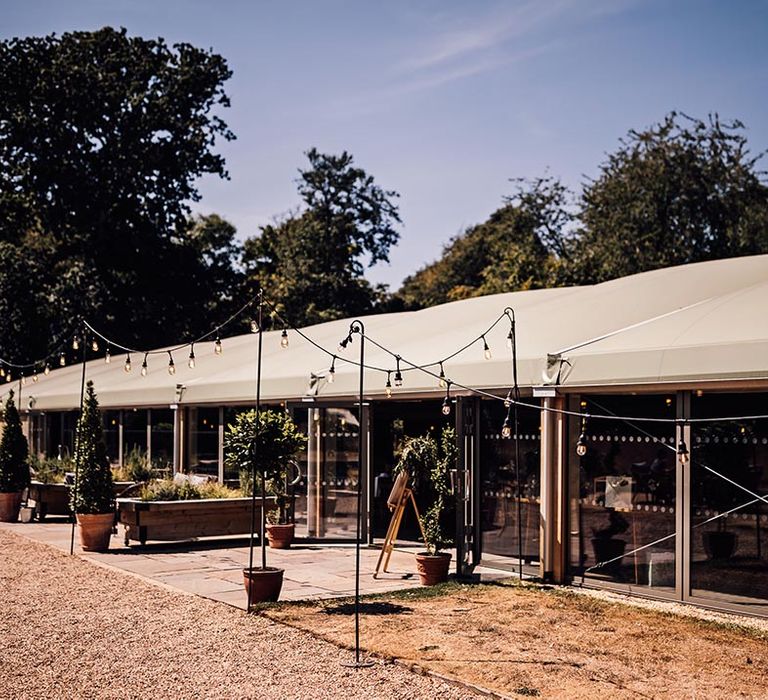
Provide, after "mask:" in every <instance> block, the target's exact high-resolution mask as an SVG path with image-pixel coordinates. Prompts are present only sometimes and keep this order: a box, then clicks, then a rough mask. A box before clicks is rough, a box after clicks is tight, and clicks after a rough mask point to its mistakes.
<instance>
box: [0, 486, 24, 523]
mask: <svg viewBox="0 0 768 700" xmlns="http://www.w3.org/2000/svg"><path fill="white" fill-rule="evenodd" d="M19 508H21V491H13V492H11V493H0V523H15V522H16V521H17V520H18V519H19Z"/></svg>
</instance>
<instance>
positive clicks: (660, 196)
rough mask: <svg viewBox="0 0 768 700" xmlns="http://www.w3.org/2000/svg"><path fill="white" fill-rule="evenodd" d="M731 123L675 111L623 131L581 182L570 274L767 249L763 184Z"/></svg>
mask: <svg viewBox="0 0 768 700" xmlns="http://www.w3.org/2000/svg"><path fill="white" fill-rule="evenodd" d="M761 156H762V153H760V154H758V155H754V156H753V155H751V154H750V151H749V148H748V146H747V139H746V136H745V134H744V125H743V124H742V123H741V122H739V121H732V122H724V121H721V120H720V119H719V118H718V116H717V115H714V116H710V117H709V118H708V120H707V121H703V120H699V119H692V118H691V117H687V116H685V115H682V114H678V113H676V112H671V113H670V114H668V115H667V116H666V117H665V118H664V120H663V121H662V122H661V123H660V124H656V125H654V126H652V127H650V128H648V129H646V130H644V131H634V130H632V131H630V132H629V133H628V135H627V136H626V137H625V138H624V139H622V140H621V142H620V146H619V148H618V149H617V150H616V151H615V152H614V153H612V154H611V155H609V156H608V159H607V160H606V161H605V162H604V163H603V164H602V165H601V166H600V172H599V175H598V177H597V178H596V179H595V180H593V181H591V182H589V183H587V185H586V186H585V188H584V192H583V195H582V203H581V212H580V218H581V223H582V227H583V228H582V230H581V231H580V235H579V240H578V245H577V246H576V250H575V252H574V263H573V266H572V270H573V276H574V278H575V279H576V280H578V281H581V282H600V281H603V280H606V279H611V278H614V277H620V276H624V275H630V274H634V273H637V272H642V271H644V270H652V269H655V268H660V267H666V266H670V265H681V264H685V263H691V262H697V261H701V260H714V259H718V258H727V257H733V256H738V255H753V254H756V253H765V252H766V251H768V187H767V186H766V183H765V180H764V177H763V176H764V173H763V172H761V171H759V170H758V169H757V163H758V161H759V159H760V158H761Z"/></svg>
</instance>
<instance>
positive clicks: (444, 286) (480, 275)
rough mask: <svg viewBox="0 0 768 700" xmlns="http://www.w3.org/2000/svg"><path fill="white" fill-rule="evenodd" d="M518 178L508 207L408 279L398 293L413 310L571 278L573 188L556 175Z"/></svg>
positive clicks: (554, 284) (453, 243)
mask: <svg viewBox="0 0 768 700" xmlns="http://www.w3.org/2000/svg"><path fill="white" fill-rule="evenodd" d="M514 182H515V184H516V191H515V192H514V194H513V195H511V196H510V197H507V198H506V199H505V205H504V206H503V207H502V208H500V209H498V210H497V211H495V212H494V213H493V214H491V216H490V217H489V218H488V220H487V221H485V222H483V223H482V224H478V225H477V226H473V227H472V228H470V229H468V230H467V231H466V232H464V233H463V234H461V235H459V236H457V237H455V238H453V239H452V240H451V241H450V242H449V243H448V245H447V246H446V247H445V248H444V249H443V254H442V257H441V258H440V259H439V260H437V261H436V262H434V263H431V264H429V265H426V266H425V267H423V268H422V269H421V270H419V271H418V272H416V273H415V274H414V275H411V276H410V277H408V278H406V279H405V281H404V282H403V286H402V288H401V289H400V291H399V292H398V296H399V297H400V298H401V299H402V300H403V303H404V305H405V306H406V307H407V308H421V307H425V306H433V305H434V304H441V303H445V302H448V301H454V300H456V299H465V298H468V297H473V296H479V295H482V294H494V293H498V292H510V291H516V290H521V289H536V288H540V287H548V286H556V285H558V284H560V283H561V282H562V280H564V279H566V278H567V269H568V263H569V261H570V258H571V255H572V250H573V245H574V242H573V236H572V233H571V228H572V223H573V216H572V214H571V213H570V210H569V208H568V197H569V193H568V190H567V189H566V188H565V187H564V186H563V185H562V183H561V182H560V181H559V180H557V179H555V178H552V177H540V178H536V179H534V180H524V179H518V180H515V181H514Z"/></svg>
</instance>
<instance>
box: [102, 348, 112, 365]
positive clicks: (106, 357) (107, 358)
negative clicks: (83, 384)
mask: <svg viewBox="0 0 768 700" xmlns="http://www.w3.org/2000/svg"><path fill="white" fill-rule="evenodd" d="M110 362H112V355H111V354H110V352H109V346H107V352H106V354H105V355H104V364H105V365H108V364H109V363H110Z"/></svg>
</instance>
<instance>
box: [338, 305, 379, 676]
mask: <svg viewBox="0 0 768 700" xmlns="http://www.w3.org/2000/svg"><path fill="white" fill-rule="evenodd" d="M355 333H357V334H358V335H359V336H360V386H359V393H358V414H357V421H358V428H357V464H358V470H357V472H358V473H357V538H356V540H355V660H354V661H353V662H351V663H343V664H342V665H343V666H346V667H348V668H367V667H369V666H373V661H361V660H360V541H361V539H362V519H363V488H362V487H363V448H364V441H363V392H364V388H365V387H364V385H365V326H364V325H363V322H362V321H360V320H357V319H356V320H354V321H352V323H351V325H350V326H349V334H348V335H347V337H346V338H345V339H344V340H343V341H342V342H341V346H342V347H346V346H347V345H348V344H349V343H350V342H351V341H352V336H353V334H355Z"/></svg>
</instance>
